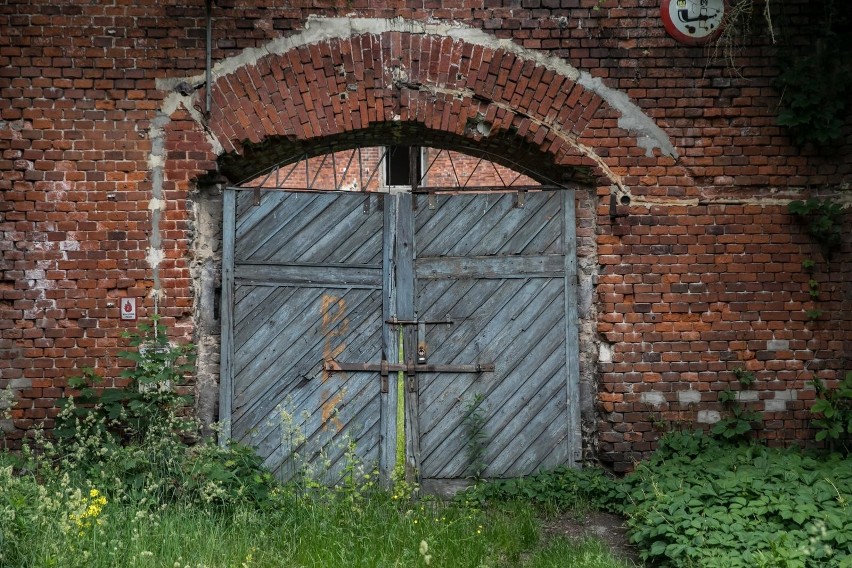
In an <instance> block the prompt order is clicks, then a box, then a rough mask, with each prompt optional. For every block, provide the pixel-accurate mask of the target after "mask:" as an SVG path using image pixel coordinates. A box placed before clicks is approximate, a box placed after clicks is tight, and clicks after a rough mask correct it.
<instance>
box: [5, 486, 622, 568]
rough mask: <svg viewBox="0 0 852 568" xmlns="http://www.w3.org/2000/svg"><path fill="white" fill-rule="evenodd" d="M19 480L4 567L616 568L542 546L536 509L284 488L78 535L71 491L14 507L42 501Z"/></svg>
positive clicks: (604, 558) (580, 552)
mask: <svg viewBox="0 0 852 568" xmlns="http://www.w3.org/2000/svg"><path fill="white" fill-rule="evenodd" d="M21 479H22V478H20V477H19V478H18V480H17V481H16V482H11V483H10V484H7V485H6V487H7V488H9V487H8V486H9V485H11V486H12V487H11V490H10V492H8V493H6V494H5V497H6V499H5V500H4V499H3V497H2V496H0V504H3V503H5V507H6V508H5V513H0V517H3V516H4V515H5V517H4V518H3V521H4V523H3V525H2V528H0V545H2V544H3V543H4V540H5V543H6V544H7V545H8V544H9V543H10V542H12V543H14V546H3V547H2V548H0V551H2V552H0V554H2V556H1V557H0V566H4V567H5V566H9V567H12V566H14V567H20V568H29V567H48V566H62V567H69V568H70V567H76V566H80V567H82V566H85V567H87V568H97V567H115V566H133V567H152V568H153V567H156V568H160V567H180V568H185V567H190V568H201V567H211V568H212V567H239V568H243V567H246V568H248V567H290V566H292V567H329V568H331V567H341V568H343V567H346V568H359V567H364V568H367V567H392V566H405V567H415V566H429V567H430V568H432V567H452V568H464V567H471V568H485V567H495V568H497V567H530V568H547V567H554V568H555V567H564V566H572V567H573V566H576V567H578V568H623V567H624V566H625V565H624V564H622V563H620V562H619V561H617V560H616V559H614V558H613V557H612V556H611V554H610V553H609V552H608V551H607V550H606V549H605V548H604V546H603V545H602V544H601V543H599V542H597V541H586V542H583V543H579V544H574V543H571V542H569V541H567V540H564V539H552V540H547V541H543V540H542V537H541V533H540V527H539V522H538V520H537V517H536V511H535V510H534V508H533V507H532V506H531V505H526V504H521V503H510V504H503V505H501V506H499V507H495V508H489V509H479V508H475V507H471V506H467V505H464V504H460V503H444V502H438V501H433V500H420V501H415V500H400V499H393V498H392V497H391V496H390V495H389V494H387V493H385V492H383V491H379V490H375V491H372V492H370V493H369V494H365V493H358V492H356V493H351V492H343V491H338V490H330V489H317V490H309V491H297V490H295V488H292V487H291V488H286V487H285V488H283V489H282V490H280V491H276V492H275V494H274V495H273V496H272V497H271V498H270V500H269V502H267V503H266V504H264V505H263V506H257V505H254V504H246V505H238V506H236V507H232V508H231V507H229V508H225V509H217V508H211V507H209V506H201V505H191V504H182V505H167V506H163V505H158V504H151V505H152V506H151V507H146V506H144V504H143V506H141V507H140V506H134V505H131V504H126V503H125V504H122V503H113V502H110V503H107V504H106V505H105V506H104V507H103V509H102V510H101V511H99V512H98V514H97V515H95V516H94V517H91V518H90V519H89V520H90V521H91V522H90V523H84V525H85V526H82V527H81V526H80V525H79V523H74V522H68V518H69V515H71V514H72V513H71V512H69V511H72V510H79V507H76V506H75V505H79V501H80V497H79V496H80V494H79V493H75V492H74V491H73V490H69V488H67V487H66V488H65V489H62V488H58V487H53V488H50V489H48V488H44V487H42V489H41V491H42V497H45V499H44V500H42V501H39V500H37V499H31V500H29V499H24V500H21V499H17V500H16V497H21V496H22V495H25V494H26V493H27V491H34V493H30V495H31V496H32V497H36V495H37V494H38V492H39V489H38V487H34V486H33V484H35V480H34V479H30V480H28V481H27V482H26V486H25V484H24V483H23V482H22V481H21ZM6 481H8V478H7V479H6ZM3 486H4V485H2V484H0V487H3ZM3 491H4V489H0V494H2V493H3ZM62 495H65V496H66V497H63V496H62ZM72 495H77V497H73V496H72ZM83 495H84V496H85V493H83ZM83 498H84V497H83ZM45 502H47V503H48V505H47V506H45ZM10 503H12V505H11V507H10ZM51 503H52V504H51ZM0 506H2V505H0ZM10 508H16V513H17V514H16V515H14V516H15V517H16V519H15V521H10V520H9V519H10V517H11V515H10V514H9V511H10ZM16 527H17V528H16Z"/></svg>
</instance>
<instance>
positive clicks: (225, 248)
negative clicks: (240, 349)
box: [219, 188, 237, 446]
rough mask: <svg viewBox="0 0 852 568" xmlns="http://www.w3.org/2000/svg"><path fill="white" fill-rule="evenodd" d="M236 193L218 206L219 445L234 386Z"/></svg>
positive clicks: (227, 432)
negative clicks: (219, 300) (220, 206)
mask: <svg viewBox="0 0 852 568" xmlns="http://www.w3.org/2000/svg"><path fill="white" fill-rule="evenodd" d="M236 196H237V192H236V190H234V189H231V188H226V189H225V194H224V196H223V204H222V299H221V312H220V314H221V318H222V338H221V355H220V362H219V422H220V423H221V424H222V429H221V431H220V433H219V444H220V445H223V446H224V445H226V444H227V443H228V441H229V440H230V438H231V414H232V409H233V406H232V405H233V399H234V392H233V384H234V375H233V373H234V369H233V365H234V363H233V361H234V321H233V318H234V262H235V258H234V239H235V238H236V232H237V230H236V227H237V207H236V202H237V199H236Z"/></svg>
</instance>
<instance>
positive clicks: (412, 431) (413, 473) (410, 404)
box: [395, 193, 420, 481]
mask: <svg viewBox="0 0 852 568" xmlns="http://www.w3.org/2000/svg"><path fill="white" fill-rule="evenodd" d="M412 197H413V196H412V195H411V194H410V193H402V194H399V195H398V196H397V200H398V201H397V202H398V211H397V234H396V247H395V257H396V294H397V296H396V312H397V314H396V315H397V317H398V318H399V319H401V320H414V319H415V311H414V212H413V210H412V203H413V201H412ZM416 331H417V330H416V329H415V328H414V326H410V325H406V326H403V353H404V360H405V362H408V361H411V362H412V363H413V362H414V358H415V357H416V353H417V336H416ZM407 381H408V385H407V388H406V389H405V425H406V429H405V447H406V477H407V478H408V479H410V480H412V481H416V480H417V477H418V476H419V472H420V427H419V424H418V420H419V417H420V411H419V408H420V406H419V403H418V396H419V393H418V390H419V389H418V384H417V375H415V374H409V375H408V377H407Z"/></svg>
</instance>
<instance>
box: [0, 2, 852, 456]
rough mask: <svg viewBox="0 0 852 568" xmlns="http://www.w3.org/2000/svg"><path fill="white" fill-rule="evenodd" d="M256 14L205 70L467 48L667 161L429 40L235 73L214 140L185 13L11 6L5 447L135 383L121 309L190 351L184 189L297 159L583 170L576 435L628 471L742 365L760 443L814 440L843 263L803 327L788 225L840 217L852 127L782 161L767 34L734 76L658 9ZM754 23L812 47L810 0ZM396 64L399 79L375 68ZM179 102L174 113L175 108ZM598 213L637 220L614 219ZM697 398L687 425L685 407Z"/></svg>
mask: <svg viewBox="0 0 852 568" xmlns="http://www.w3.org/2000/svg"><path fill="white" fill-rule="evenodd" d="M265 4H268V3H263V2H254V1H245V2H233V1H228V0H219V1H217V2H216V5H215V6H214V7H213V36H214V50H213V61H214V63H218V64H220V65H222V64H223V62H225V61H226V60H227V59H228V58H238V57H242V58H245V57H246V52H245V50H247V49H250V48H266V47H268V45H269V43H270V42H271V41H272V40H275V39H276V38H280V37H282V36H291V35H293V34H296V33H298V32H300V31H301V30H303V29H304V28H305V23H306V21H308V17H309V16H320V17H332V16H333V17H342V16H345V15H353V14H354V15H356V16H358V17H363V18H390V17H397V16H399V17H402V18H406V19H410V20H419V21H427V20H428V21H432V22H436V21H437V22H458V23H461V24H463V25H465V26H469V27H470V28H471V29H474V30H482V31H483V32H484V34H485V35H487V36H493V37H495V38H499V39H506V40H511V41H512V42H514V45H517V46H521V47H523V48H525V49H527V50H534V51H535V52H536V53H537V54H538V55H540V56H543V57H552V58H557V59H561V60H562V61H564V62H565V63H567V64H568V65H571V66H573V67H574V68H576V69H578V70H580V71H582V72H586V73H587V74H588V77H589V78H595V79H599V80H601V81H602V82H603V84H604V85H606V86H607V87H608V88H610V89H613V90H615V91H618V92H620V93H622V94H623V95H624V96H626V97H627V98H628V100H630V101H632V103H633V104H634V105H635V106H636V108H637V109H638V110H639V111H640V112H641V114H642V115H644V116H646V117H649V119H650V120H651V121H653V123H654V124H656V126H658V127H659V128H660V129H662V132H664V133H665V135H666V136H667V137H668V138H669V139H670V141H671V142H672V144H673V147H674V149H675V150H676V152H677V155H678V157H677V158H672V157H668V156H665V155H663V154H664V153H663V152H661V151H660V150H659V149H658V150H656V151H655V152H656V153H655V154H654V155H652V156H648V155H647V152H646V148H645V147H643V146H642V140H640V138H641V136H638V135H637V133H636V132H633V131H630V130H629V129H627V128H626V127H625V125H624V124H620V123H619V117H620V116H621V114H622V113H621V111H619V110H618V109H617V108H615V107H614V106H613V103H612V102H611V101H606V100H602V99H601V97H600V96H599V94H598V93H596V92H593V90H590V89H589V88H586V87H587V86H588V83H586V84H585V85H586V86H583V85H579V84H578V83H577V82H576V81H574V80H573V79H571V78H570V77H566V76H564V75H560V74H559V73H556V72H554V71H553V70H552V69H550V68H548V67H547V66H546V65H539V64H536V63H535V61H534V60H533V59H530V58H529V57H526V58H525V56H519V55H518V54H517V53H513V52H512V51H511V50H507V49H502V48H496V47H495V48H494V49H489V48H487V47H482V45H477V44H476V43H475V42H470V41H467V42H465V41H464V40H456V39H453V38H452V37H448V36H446V35H445V36H436V35H429V34H426V35H422V34H421V35H417V34H405V33H396V32H395V33H386V34H383V35H372V36H364V37H361V36H357V38H355V39H353V40H352V41H349V40H346V41H343V40H334V41H324V42H323V41H317V42H315V43H314V47H312V48H311V47H302V48H299V47H296V48H294V49H293V50H281V51H280V52H277V53H278V54H277V55H268V56H267V57H265V58H260V59H258V60H257V61H259V66H260V70H259V71H258V67H256V66H253V65H248V66H246V65H244V64H240V63H239V61H240V60H239V59H233V60H231V63H232V67H229V68H227V69H226V68H225V67H221V68H220V69H219V70H218V71H217V74H216V76H215V79H216V83H215V87H214V90H213V100H214V107H213V109H212V114H211V115H210V117H209V120H208V119H207V118H206V117H205V115H204V111H205V102H204V101H205V99H204V97H205V94H206V93H205V89H204V85H203V76H204V62H205V43H204V38H205V18H204V16H205V4H204V2H202V1H199V0H195V1H193V2H182V3H175V2H166V3H162V2H154V1H153V0H139V1H135V2H126V1H123V0H119V1H118V2H115V3H111V4H109V5H106V4H103V3H99V2H94V1H92V2H75V1H72V2H64V3H59V4H54V3H47V2H41V3H32V2H19V3H17V2H6V3H4V4H2V5H0V190H2V196H3V197H2V201H0V215H2V217H0V233H2V242H1V243H0V388H7V387H11V388H12V389H13V390H14V393H15V397H16V404H15V407H14V409H13V411H12V413H13V421H12V422H11V423H10V422H8V421H4V422H2V425H3V428H5V429H6V430H10V433H9V435H10V436H11V437H13V438H14V437H18V436H20V435H21V432H22V429H26V428H28V427H30V426H31V425H32V423H33V421H34V420H40V419H42V418H44V417H45V416H49V415H51V413H52V412H54V410H52V409H53V406H54V403H55V400H56V398H57V397H60V396H62V395H63V394H64V393H65V392H66V391H65V388H66V385H67V379H68V377H70V376H73V375H74V374H78V373H79V370H80V369H81V368H83V367H86V366H95V367H97V368H98V370H99V372H101V373H102V374H104V375H105V376H107V377H108V378H110V379H114V378H116V377H118V375H119V373H120V370H121V367H122V366H124V365H127V364H128V363H127V362H126V361H122V360H120V359H118V358H117V356H116V353H117V351H118V350H119V347H120V346H121V345H122V339H121V337H120V336H121V332H122V331H124V330H127V329H130V328H132V327H134V324H133V323H128V322H122V321H121V320H120V319H119V318H118V309H117V307H116V304H117V301H118V299H119V298H120V297H123V296H132V297H136V298H138V299H139V303H140V308H141V309H140V315H142V316H145V315H147V314H150V313H152V311H153V310H154V309H155V306H156V309H157V310H158V311H159V313H160V314H162V315H163V317H164V323H165V324H166V325H167V326H168V327H169V328H170V329H171V330H172V331H171V332H172V333H173V334H174V335H175V336H176V338H180V339H191V338H193V336H194V333H195V324H194V320H193V315H194V307H193V306H194V301H195V297H194V292H193V284H192V278H191V272H190V269H191V264H192V262H193V256H192V255H193V253H192V246H191V245H192V238H193V234H194V230H193V225H192V224H193V222H194V219H193V217H192V213H191V209H190V206H189V201H188V198H189V197H191V195H190V192H192V191H194V190H195V189H196V187H197V180H199V179H202V178H203V179H205V180H209V179H211V178H213V177H215V175H213V172H216V170H217V167H218V168H219V171H220V172H221V173H223V174H225V175H227V176H228V177H229V178H230V181H238V179H237V178H239V176H240V175H241V174H244V173H247V172H251V171H252V168H259V167H261V166H264V165H271V164H272V163H274V162H275V161H276V160H280V159H282V156H284V155H285V154H288V153H292V152H293V151H295V150H305V151H310V152H313V153H317V152H320V151H321V150H322V151H329V150H333V149H342V148H348V147H352V146H354V145H358V144H365V143H374V144H377V145H378V144H385V143H387V142H388V140H389V139H393V140H394V141H396V142H401V143H404V142H405V141H406V140H408V141H417V142H419V143H423V144H424V145H430V146H437V147H447V148H454V147H455V148H458V147H460V146H462V145H470V144H475V145H479V146H478V147H480V148H482V149H485V150H488V151H491V152H493V153H494V154H496V155H498V156H503V158H504V159H505V160H507V161H508V160H509V159H513V160H517V159H522V160H524V161H525V163H527V164H529V165H530V167H533V168H534V169H538V170H539V171H542V172H545V173H547V174H548V175H559V174H560V173H561V172H562V171H563V167H571V168H574V170H573V176H574V178H575V180H577V181H581V182H586V183H590V184H591V187H592V188H596V191H597V195H598V198H599V205H598V210H597V218H596V219H595V218H594V216H593V213H594V212H593V211H590V210H589V208H586V209H585V210H582V211H580V212H579V213H578V217H579V218H580V221H581V222H580V223H578V226H579V227H580V231H581V232H582V233H583V234H588V235H589V236H591V235H594V236H595V237H596V239H595V240H596V242H594V243H591V244H589V243H588V242H587V241H584V242H586V244H584V245H583V246H582V247H581V256H582V257H583V258H584V259H586V260H587V261H588V262H587V265H588V266H592V267H593V268H595V269H596V272H597V275H596V276H594V277H595V278H596V280H597V285H596V288H595V299H596V304H595V306H596V307H595V309H594V310H593V313H592V314H591V316H590V317H591V318H592V319H595V318H596V322H597V323H596V326H597V331H598V332H599V337H598V339H599V340H600V341H601V342H602V355H601V357H600V359H601V361H600V362H599V363H597V364H595V365H592V367H593V368H591V369H589V370H588V373H590V375H591V376H592V378H593V379H595V380H597V381H599V385H598V386H597V387H596V392H597V393H598V394H597V396H596V398H597V409H598V411H599V414H598V417H597V420H592V421H591V422H596V423H593V424H587V425H586V426H587V427H588V428H589V430H590V432H591V431H595V430H596V432H597V433H596V434H595V436H596V439H597V441H598V448H599V456H600V457H601V458H602V459H603V460H604V461H606V462H608V463H611V464H613V466H614V467H615V468H616V469H622V470H623V469H626V468H629V467H630V463H631V461H632V460H633V459H634V458H638V457H641V456H643V455H645V452H647V451H648V450H650V449H652V448H653V443H654V440H655V439H656V437H657V436H658V431H657V426H658V425H659V423H660V422H666V421H680V420H683V421H688V422H692V421H693V420H695V419H697V418H698V413H699V412H704V413H705V414H704V415H702V416H706V413H707V412H712V411H714V410H716V411H717V410H719V408H720V406H719V403H718V398H717V396H718V392H720V391H721V390H723V389H724V388H726V386H727V385H728V384H729V382H730V381H731V378H732V370H733V369H734V368H737V367H740V366H747V367H748V368H749V369H751V370H753V371H754V372H755V373H756V375H757V379H758V382H757V383H756V385H755V391H756V392H757V395H755V396H757V398H758V399H759V401H758V402H756V403H754V404H755V406H757V407H761V408H762V407H766V406H767V402H766V401H771V402H769V404H768V408H770V409H771V411H769V412H765V414H764V418H765V421H764V428H763V431H762V435H764V436H765V437H767V438H770V439H771V440H773V441H774V442H775V441H777V442H782V441H794V440H798V439H801V438H802V437H805V436H808V435H809V433H808V432H807V430H805V428H806V427H807V413H806V411H805V409H806V408H807V406H808V404H809V398H810V397H812V393H811V392H810V391H808V390H807V389H805V388H804V387H805V384H806V381H807V380H809V379H810V378H811V377H812V376H814V375H816V374H818V375H819V376H822V377H824V378H826V379H833V378H836V377H837V376H838V374H839V373H840V371H842V370H843V369H849V368H850V363H849V359H850V358H852V288H850V281H852V259H850V252H852V251H850V244H849V243H848V242H847V243H846V244H845V245H844V249H843V250H842V251H841V253H839V254H838V255H836V257H835V259H834V260H833V261H832V263H831V265H830V268H826V267H825V264H822V266H821V268H820V269H819V270H818V272H817V279H818V280H820V290H821V294H822V295H821V297H820V300H819V302H818V304H819V308H820V309H822V310H823V311H824V315H823V317H822V318H821V319H819V320H818V321H813V322H811V321H808V320H807V318H806V317H805V315H804V312H805V310H807V309H811V307H812V302H811V301H810V298H809V295H808V285H807V280H808V276H807V275H806V274H804V273H803V271H802V269H801V261H802V260H803V259H804V258H807V257H815V258H820V257H819V254H818V252H817V251H816V248H815V245H814V244H813V243H812V241H811V239H810V238H809V237H808V236H807V235H806V234H805V233H804V230H803V229H802V227H801V225H799V224H798V223H797V222H795V221H794V220H792V219H791V218H790V217H789V216H788V215H787V214H786V202H787V201H789V200H790V199H793V198H799V197H801V196H803V195H806V194H808V193H809V192H821V193H822V194H826V195H834V196H837V197H839V198H841V199H846V200H847V202H848V201H849V199H848V192H847V190H848V187H849V182H850V178H852V173H850V171H851V170H852V159H850V143H849V142H850V136H849V133H850V125H848V124H847V129H846V133H847V137H846V142H845V143H841V144H837V145H835V146H834V147H833V148H831V149H829V150H828V151H823V150H818V149H815V148H810V147H806V148H797V147H795V146H794V145H793V144H792V143H791V140H790V138H789V136H788V134H787V132H786V131H785V130H784V128H782V127H780V126H778V125H777V124H776V119H775V113H776V109H777V106H778V103H779V100H780V93H779V92H778V91H777V90H776V89H775V88H774V86H773V78H774V77H775V76H776V75H777V73H778V69H777V68H776V67H775V59H774V57H773V54H774V52H775V51H776V47H774V46H773V45H771V43H770V40H769V37H768V34H767V33H765V31H762V28H761V26H760V25H756V26H755V29H756V30H757V31H756V32H755V33H754V34H753V35H752V36H750V37H749V38H747V39H746V40H745V45H744V47H743V50H742V51H741V52H740V53H739V54H738V55H737V56H736V57H735V60H734V61H735V65H736V66H737V69H738V72H739V74H737V73H733V72H731V70H730V69H729V67H728V66H727V62H725V61H714V60H711V59H710V58H708V55H709V50H707V49H705V48H702V47H687V46H682V45H678V44H677V43H676V42H674V40H672V39H670V38H669V37H668V36H666V34H665V32H664V30H663V28H662V24H661V23H660V20H659V14H658V11H659V7H658V3H656V2H646V1H644V0H621V1H619V2H615V1H614V0H610V1H607V2H604V3H603V4H602V5H600V3H599V2H598V1H597V0H562V1H561V2H555V1H554V2H551V1H548V0H544V1H539V0H524V1H523V2H508V1H507V2H500V1H491V0H486V1H478V2H462V3H459V2H442V1H440V0H439V1H436V2H427V3H425V4H423V3H421V2H415V3H412V2H409V1H405V2H403V1H400V2H374V1H373V0H354V1H347V2H342V1H341V2H333V1H332V2H327V3H324V4H323V6H322V7H319V6H317V5H315V4H316V3H313V2H311V3H308V2H304V3H301V2H289V3H288V6H287V7H268V6H266V5H265ZM778 4H783V6H778ZM599 8H600V9H599ZM773 8H774V9H783V10H784V13H780V12H778V13H776V14H775V22H776V26H778V30H777V32H778V33H780V34H796V33H799V32H797V31H796V30H807V29H808V28H807V24H808V21H807V16H808V14H810V13H811V12H813V10H812V7H811V6H810V3H809V2H807V1H806V0H796V1H789V2H784V3H773ZM318 26H322V23H321V22H319V21H316V20H313V21H311V22H310V24H309V28H310V29H313V30H314V31H316V30H317V29H318V28H317V27H318ZM447 33H449V32H447ZM453 37H455V36H453ZM802 37H805V38H806V37H807V33H806V32H802ZM356 45H357V46H359V47H360V48H361V50H360V51H352V49H351V48H352V47H353V46H356ZM367 46H369V48H368V49H367ZM403 46H405V47H407V50H404V52H401V54H402V56H403V57H404V58H405V59H404V61H403V65H401V66H400V65H397V67H402V68H403V69H404V70H405V71H406V76H405V77H402V76H400V75H394V73H395V71H394V70H393V68H394V64H393V61H392V59H391V58H390V55H391V54H393V55H394V56H396V55H397V52H396V50H399V49H402V48H403ZM347 49H348V50H349V51H348V52H347V51H346V50H347ZM272 51H274V49H273V50H272ZM264 53H267V52H264ZM347 53H348V55H347ZM525 53H527V54H529V53H531V52H525ZM359 59H361V60H364V61H360V62H359ZM350 60H351V63H350ZM377 61H378V62H381V63H380V64H377V63H376V62H377ZM551 61H552V60H551ZM365 73H366V75H365ZM270 77H272V78H274V80H269V78H270ZM166 79H168V80H171V83H169V82H168V81H165V80H166ZM180 81H183V82H184V83H185V85H183V86H181V87H180V88H178V90H182V91H184V92H186V93H189V96H187V97H184V96H182V95H180V96H179V95H177V94H176V93H175V91H174V89H175V87H176V85H177V83H178V82H180ZM394 84H396V85H397V87H394V86H393V85H394ZM350 85H354V90H350ZM424 86H425V87H424ZM436 87H437V89H436ZM429 89H431V90H429ZM459 90H465V91H464V93H462V94H461V95H460V94H459ZM261 92H263V93H265V95H264V96H255V95H257V94H258V93H261ZM276 92H277V93H278V98H276V96H275V94H276ZM282 93H286V94H287V96H286V97H284V96H282ZM343 94H345V97H344V96H341V95H343ZM396 123H400V124H401V125H402V129H396V128H395V127H394V124H396ZM478 124H483V125H484V126H485V129H484V130H485V131H486V132H487V135H483V134H482V132H479V131H477V128H476V127H477V125H478ZM211 136H213V137H215V138H216V139H217V141H218V142H219V143H220V144H221V146H222V147H221V149H220V148H217V147H216V146H215V144H213V143H211ZM217 164H218V165H217ZM613 188H615V189H613ZM613 191H615V194H616V197H617V198H622V197H627V198H629V199H630V203H631V204H630V205H622V206H619V207H617V208H615V209H613V208H612V207H611V206H610V195H611V193H613ZM847 227H848V228H850V229H852V226H849V216H848V214H847ZM847 234H848V230H847ZM595 248H596V251H595ZM596 254H597V255H599V256H598V257H597V261H594V260H592V261H589V259H594V257H595V255H596ZM153 267H156V268H153ZM770 342H772V343H771V344H770ZM770 347H774V349H771V348H770ZM782 347H783V349H782ZM688 391H696V392H698V393H700V395H699V400H700V402H698V403H695V402H692V401H693V400H694V396H695V395H693V394H686V395H683V394H680V395H679V394H678V393H682V392H688ZM784 397H788V398H790V400H787V399H786V398H784ZM792 397H795V400H793V399H792ZM782 408H783V410H775V409H782ZM587 422H589V421H587ZM49 425H50V423H49V422H48V426H49Z"/></svg>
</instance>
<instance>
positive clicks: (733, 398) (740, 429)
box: [710, 368, 763, 441]
mask: <svg viewBox="0 0 852 568" xmlns="http://www.w3.org/2000/svg"><path fill="white" fill-rule="evenodd" d="M734 377H736V379H737V381H738V382H739V383H740V387H742V388H748V387H750V386H751V385H752V384H754V381H755V377H754V373H752V372H751V371H748V370H746V369H742V368H739V369H734ZM719 402H720V403H722V406H724V407H725V409H726V410H727V412H728V416H726V417H725V418H722V419H721V420H719V421H718V422H717V423H716V424H714V425H713V428H712V429H711V430H710V431H711V433H712V434H713V435H715V436H720V437H722V438H723V439H725V440H729V441H736V440H745V439H748V437H749V435H750V433H751V431H752V430H753V429H754V423H756V422H760V421H761V420H762V419H763V416H762V415H761V413H760V412H757V411H754V410H751V409H749V408H748V407H747V406H746V405H745V404H743V403H742V402H741V401H740V400H739V399H738V397H737V393H736V392H735V391H733V390H731V389H730V388H728V389H725V390H724V391H722V392H721V393H719Z"/></svg>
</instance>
